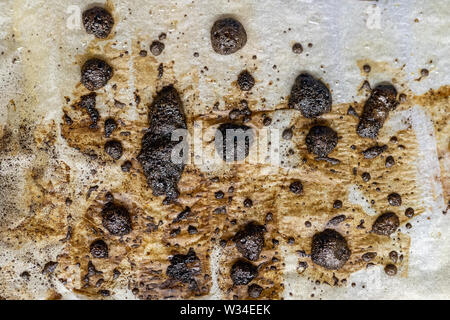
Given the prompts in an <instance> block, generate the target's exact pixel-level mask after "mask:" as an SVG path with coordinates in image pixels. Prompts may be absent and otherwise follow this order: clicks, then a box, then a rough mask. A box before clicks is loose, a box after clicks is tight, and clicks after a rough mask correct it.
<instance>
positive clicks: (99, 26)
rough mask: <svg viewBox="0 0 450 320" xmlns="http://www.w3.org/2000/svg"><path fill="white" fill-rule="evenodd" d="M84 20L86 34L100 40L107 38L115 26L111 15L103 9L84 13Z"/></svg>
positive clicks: (92, 9) (89, 10)
mask: <svg viewBox="0 0 450 320" xmlns="http://www.w3.org/2000/svg"><path fill="white" fill-rule="evenodd" d="M82 19H83V25H84V29H85V30H86V32H87V33H88V34H93V35H94V36H95V37H96V38H99V39H105V38H107V37H108V35H109V34H110V33H111V30H112V27H113V26H114V19H113V17H112V15H111V13H109V12H108V11H107V10H106V9H104V8H101V7H93V8H91V9H88V10H86V11H84V12H83V16H82Z"/></svg>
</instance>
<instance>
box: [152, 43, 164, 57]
mask: <svg viewBox="0 0 450 320" xmlns="http://www.w3.org/2000/svg"><path fill="white" fill-rule="evenodd" d="M164 47H165V46H164V43H162V42H160V41H158V40H155V41H153V42H152V44H151V45H150V52H151V53H152V54H153V55H154V56H159V55H160V54H161V53H162V52H163V50H164Z"/></svg>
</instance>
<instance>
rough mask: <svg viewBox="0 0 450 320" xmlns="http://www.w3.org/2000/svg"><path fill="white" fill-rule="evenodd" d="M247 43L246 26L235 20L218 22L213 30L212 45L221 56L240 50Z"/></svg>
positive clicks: (228, 19) (229, 19) (226, 19)
mask: <svg viewBox="0 0 450 320" xmlns="http://www.w3.org/2000/svg"><path fill="white" fill-rule="evenodd" d="M246 43H247V33H246V32H245V29H244V26H243V25H242V24H241V23H240V22H239V21H237V20H235V19H233V18H225V19H220V20H217V21H216V22H215V23H214V25H213V26H212V28H211V45H212V48H213V50H214V51H215V52H216V53H218V54H221V55H228V54H232V53H235V52H236V51H238V50H240V49H241V48H242V47H244V45H245V44H246Z"/></svg>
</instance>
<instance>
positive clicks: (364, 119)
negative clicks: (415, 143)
mask: <svg viewBox="0 0 450 320" xmlns="http://www.w3.org/2000/svg"><path fill="white" fill-rule="evenodd" d="M396 98H397V90H395V88H394V86H393V85H391V84H380V85H378V86H376V87H375V88H374V89H373V90H372V93H371V95H370V97H369V99H368V100H367V101H366V103H365V104H364V109H363V113H362V115H361V117H360V121H359V124H358V127H357V129H356V132H357V133H358V134H359V135H360V136H361V137H363V138H372V139H375V138H376V137H377V136H378V132H379V130H380V129H381V128H382V127H383V125H384V122H385V121H386V119H387V117H388V115H389V112H390V111H392V110H394V109H395V108H396V107H397V104H398V102H397V100H396Z"/></svg>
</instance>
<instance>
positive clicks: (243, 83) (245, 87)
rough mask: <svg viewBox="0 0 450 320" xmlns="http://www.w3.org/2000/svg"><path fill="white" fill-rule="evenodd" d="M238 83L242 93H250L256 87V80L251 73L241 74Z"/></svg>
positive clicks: (245, 71)
mask: <svg viewBox="0 0 450 320" xmlns="http://www.w3.org/2000/svg"><path fill="white" fill-rule="evenodd" d="M237 83H238V85H239V88H240V89H241V90H242V91H250V90H251V89H252V88H253V86H254V85H255V79H254V78H253V76H252V75H251V74H250V72H248V71H247V70H244V71H242V72H241V73H240V74H239V76H238V80H237Z"/></svg>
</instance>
